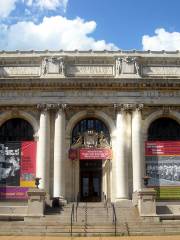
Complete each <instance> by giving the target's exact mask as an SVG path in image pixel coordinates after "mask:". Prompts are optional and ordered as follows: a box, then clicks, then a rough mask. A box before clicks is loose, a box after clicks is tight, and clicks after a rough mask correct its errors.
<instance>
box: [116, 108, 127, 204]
mask: <svg viewBox="0 0 180 240" xmlns="http://www.w3.org/2000/svg"><path fill="white" fill-rule="evenodd" d="M125 128H126V111H125V109H124V107H123V106H121V107H120V109H117V116H116V133H117V135H116V159H115V161H116V201H118V200H121V199H128V161H127V159H126V149H125V142H126V134H125Z"/></svg>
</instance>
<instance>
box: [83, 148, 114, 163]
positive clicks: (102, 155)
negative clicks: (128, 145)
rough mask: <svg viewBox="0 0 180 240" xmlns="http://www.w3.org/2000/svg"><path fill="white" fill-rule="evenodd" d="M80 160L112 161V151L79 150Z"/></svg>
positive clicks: (96, 149)
mask: <svg viewBox="0 0 180 240" xmlns="http://www.w3.org/2000/svg"><path fill="white" fill-rule="evenodd" d="M79 159H80V160H98V159H99V160H106V159H112V150H111V149H109V148H107V149H106V148H94V149H91V148H80V149H79Z"/></svg>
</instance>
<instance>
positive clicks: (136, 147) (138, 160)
mask: <svg viewBox="0 0 180 240" xmlns="http://www.w3.org/2000/svg"><path fill="white" fill-rule="evenodd" d="M142 108H143V105H142V104H139V105H138V106H136V108H135V109H134V111H133V115H132V164H133V192H136V191H139V190H140V189H141V188H142V177H143V166H144V165H143V162H142V157H143V156H142V148H143V146H142V144H141V143H142V136H141V121H142V117H141V110H142Z"/></svg>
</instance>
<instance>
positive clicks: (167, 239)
mask: <svg viewBox="0 0 180 240" xmlns="http://www.w3.org/2000/svg"><path fill="white" fill-rule="evenodd" d="M0 240H180V235H179V236H129V237H50V236H0Z"/></svg>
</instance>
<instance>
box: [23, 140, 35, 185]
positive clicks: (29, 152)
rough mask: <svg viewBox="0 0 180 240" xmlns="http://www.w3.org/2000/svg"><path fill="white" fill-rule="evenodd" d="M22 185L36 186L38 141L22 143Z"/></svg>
mask: <svg viewBox="0 0 180 240" xmlns="http://www.w3.org/2000/svg"><path fill="white" fill-rule="evenodd" d="M20 173H21V174H20V186H21V187H34V186H35V185H34V178H35V177H36V142H32V141H26V142H22V143H21V171H20Z"/></svg>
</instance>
